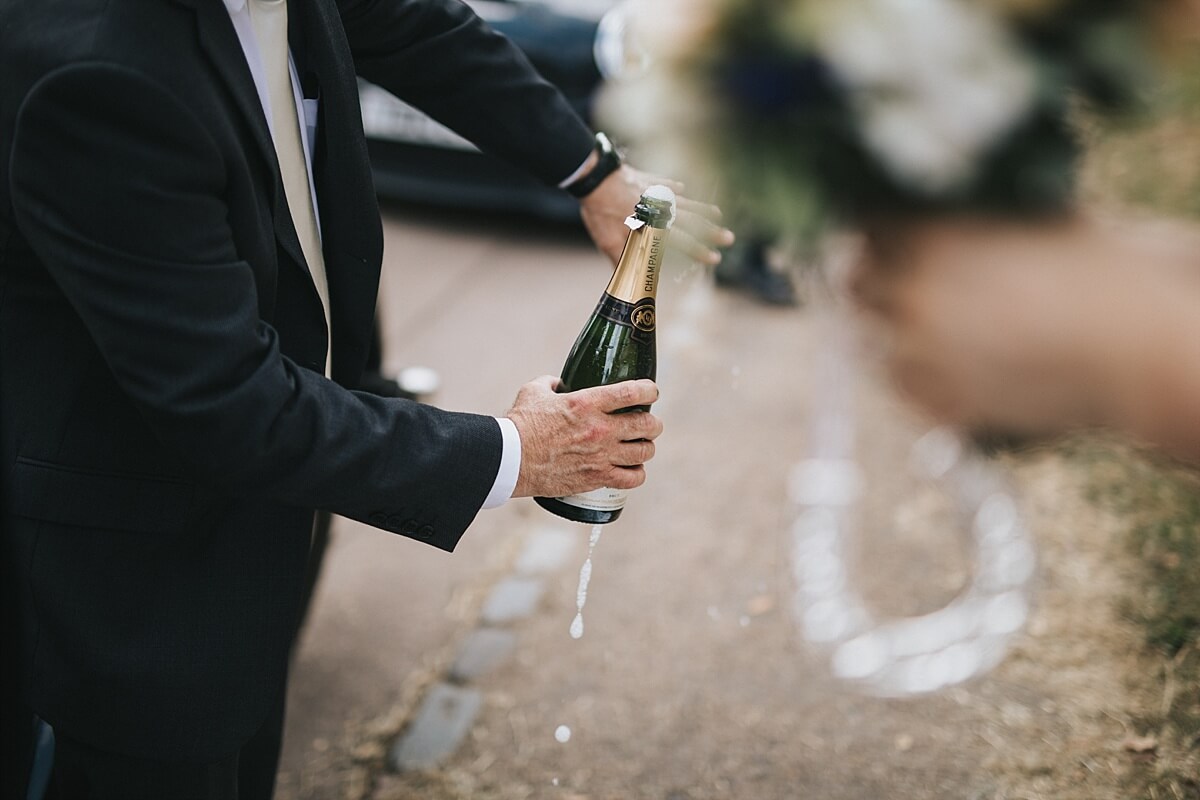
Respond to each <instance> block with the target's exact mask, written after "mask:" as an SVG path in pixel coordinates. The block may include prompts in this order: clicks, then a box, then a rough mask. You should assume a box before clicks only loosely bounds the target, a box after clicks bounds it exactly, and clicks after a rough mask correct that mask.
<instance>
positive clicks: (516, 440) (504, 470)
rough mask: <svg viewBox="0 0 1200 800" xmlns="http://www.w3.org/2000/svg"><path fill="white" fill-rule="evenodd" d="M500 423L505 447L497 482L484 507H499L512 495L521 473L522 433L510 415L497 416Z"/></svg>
mask: <svg viewBox="0 0 1200 800" xmlns="http://www.w3.org/2000/svg"><path fill="white" fill-rule="evenodd" d="M496 422H497V423H499V425H500V436H501V437H503V439H504V449H503V451H501V454H500V470H499V471H498V472H497V473H496V482H495V483H493V484H492V490H491V491H490V492H488V496H487V499H486V500H484V501H483V507H484V508H499V507H500V506H502V505H504V504H505V503H507V502H508V500H509V498H511V497H512V493H513V489H516V488H517V477H518V476H519V475H520V474H521V434H520V433H518V432H517V426H516V425H514V424H513V421H512V420H511V419H509V418H508V417H496Z"/></svg>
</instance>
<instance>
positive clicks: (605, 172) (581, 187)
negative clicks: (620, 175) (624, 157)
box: [563, 133, 621, 198]
mask: <svg viewBox="0 0 1200 800" xmlns="http://www.w3.org/2000/svg"><path fill="white" fill-rule="evenodd" d="M594 149H595V151H596V155H597V156H598V157H597V159H596V164H595V166H593V167H592V168H591V169H590V170H588V172H587V174H585V175H582V176H581V177H579V178H578V179H577V180H575V181H573V182H571V183H569V184H567V185H566V186H564V187H563V188H564V189H566V190H567V191H568V192H570V193H571V195H572V196H574V197H579V198H582V197H586V196H587V195H589V194H591V193H592V191H593V190H594V189H595V188H596V187H597V186H599V185H600V183H601V182H602V181H603V180H604V179H605V178H607V177H608V176H609V175H611V174H613V173H614V172H616V171H617V169H618V168H619V167H620V166H621V154H620V153H618V152H617V148H616V147H614V146H613V143H612V140H610V139H609V138H608V136H606V135H605V134H603V133H597V134H596V144H595V148H594Z"/></svg>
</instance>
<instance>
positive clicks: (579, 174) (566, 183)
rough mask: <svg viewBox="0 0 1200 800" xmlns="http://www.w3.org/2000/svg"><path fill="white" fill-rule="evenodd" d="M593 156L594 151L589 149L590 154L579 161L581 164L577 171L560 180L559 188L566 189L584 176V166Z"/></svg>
mask: <svg viewBox="0 0 1200 800" xmlns="http://www.w3.org/2000/svg"><path fill="white" fill-rule="evenodd" d="M591 157H592V153H591V151H590V150H589V151H588V154H587V155H586V156H584V157H583V161H580V162H579V166H578V167H576V168H575V171H574V172H572V173H571V174H570V175H568V176H567V177H565V178H563V179H562V180H561V181H559V182H558V188H560V189H565V188H567V187H568V186H570V185H571V184H572V183H574V182H575V181H577V180H579V179H580V178H581V177H583V168H584V167H586V166H587V162H588V159H589V158H591Z"/></svg>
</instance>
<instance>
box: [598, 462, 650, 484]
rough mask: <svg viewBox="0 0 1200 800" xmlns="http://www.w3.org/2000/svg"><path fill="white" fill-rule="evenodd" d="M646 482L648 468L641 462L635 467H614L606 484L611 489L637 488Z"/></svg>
mask: <svg viewBox="0 0 1200 800" xmlns="http://www.w3.org/2000/svg"><path fill="white" fill-rule="evenodd" d="M645 482H646V468H645V467H643V466H641V465H640V464H639V465H638V466H635V467H613V468H612V471H611V472H610V473H609V474H608V480H606V481H605V482H604V485H605V486H607V487H609V488H611V489H636V488H638V487H639V486H641V485H642V484H643V483H645Z"/></svg>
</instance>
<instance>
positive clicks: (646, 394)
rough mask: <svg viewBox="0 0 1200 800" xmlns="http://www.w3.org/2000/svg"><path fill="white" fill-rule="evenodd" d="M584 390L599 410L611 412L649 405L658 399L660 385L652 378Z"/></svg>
mask: <svg viewBox="0 0 1200 800" xmlns="http://www.w3.org/2000/svg"><path fill="white" fill-rule="evenodd" d="M583 392H586V393H587V394H588V395H589V397H588V399H589V400H591V401H592V402H594V403H595V404H596V407H597V408H598V409H599V410H601V411H605V412H609V413H611V412H613V411H620V410H621V409H623V408H629V407H630V406H648V405H651V404H653V403H654V402H656V401H657V400H658V386H657V385H656V384H655V383H654V381H651V380H636V381H622V382H621V383H612V384H609V385H607V386H595V387H593V388H591V389H583V390H581V393H583Z"/></svg>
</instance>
